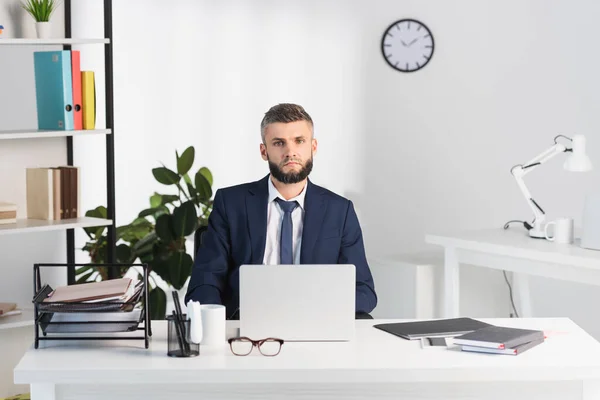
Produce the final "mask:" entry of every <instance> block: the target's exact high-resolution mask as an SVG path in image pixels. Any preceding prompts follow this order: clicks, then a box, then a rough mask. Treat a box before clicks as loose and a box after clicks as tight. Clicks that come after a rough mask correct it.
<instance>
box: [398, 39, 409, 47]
mask: <svg viewBox="0 0 600 400" xmlns="http://www.w3.org/2000/svg"><path fill="white" fill-rule="evenodd" d="M400 42H402V44H403V45H404V47H408V45H407V44H406V43H404V40H400Z"/></svg>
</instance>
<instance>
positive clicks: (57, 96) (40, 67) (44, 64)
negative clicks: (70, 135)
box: [33, 50, 73, 130]
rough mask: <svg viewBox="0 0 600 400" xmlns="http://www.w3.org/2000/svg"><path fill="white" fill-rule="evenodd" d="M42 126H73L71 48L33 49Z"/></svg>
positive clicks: (39, 114) (53, 127)
mask: <svg viewBox="0 0 600 400" xmlns="http://www.w3.org/2000/svg"><path fill="white" fill-rule="evenodd" d="M33 64H34V72H35V94H36V106H37V117H38V127H39V129H52V130H72V129H73V88H72V83H73V80H72V76H71V52H70V51H69V50H62V51H36V52H34V53H33Z"/></svg>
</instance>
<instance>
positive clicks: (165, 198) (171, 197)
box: [161, 194, 181, 205]
mask: <svg viewBox="0 0 600 400" xmlns="http://www.w3.org/2000/svg"><path fill="white" fill-rule="evenodd" d="M161 196H162V203H161V205H165V204H172V203H173V202H174V201H181V199H180V198H179V196H177V195H176V194H162V195H161Z"/></svg>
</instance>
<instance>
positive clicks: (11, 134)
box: [0, 129, 112, 140]
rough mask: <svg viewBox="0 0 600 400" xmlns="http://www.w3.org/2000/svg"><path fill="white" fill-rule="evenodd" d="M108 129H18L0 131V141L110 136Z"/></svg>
mask: <svg viewBox="0 0 600 400" xmlns="http://www.w3.org/2000/svg"><path fill="white" fill-rule="evenodd" d="M111 132H112V131H111V130H110V129H94V130H91V129H90V130H77V131H75V130H71V131H50V130H39V129H20V130H14V131H0V140H3V139H32V138H49V137H64V136H73V137H76V136H90V135H110V134H111Z"/></svg>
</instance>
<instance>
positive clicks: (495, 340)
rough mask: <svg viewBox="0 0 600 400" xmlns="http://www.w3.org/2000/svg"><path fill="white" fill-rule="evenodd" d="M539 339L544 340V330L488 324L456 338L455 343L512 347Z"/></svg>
mask: <svg viewBox="0 0 600 400" xmlns="http://www.w3.org/2000/svg"><path fill="white" fill-rule="evenodd" d="M539 339H542V340H544V332H543V331H536V330H530V329H517V328H507V327H503V326H488V327H486V328H483V329H479V330H476V331H474V332H470V333H467V334H464V335H462V336H459V337H456V338H454V344H458V345H465V346H477V347H487V348H491V349H512V348H514V347H516V346H519V345H521V344H523V343H529V342H531V341H534V340H539Z"/></svg>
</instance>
